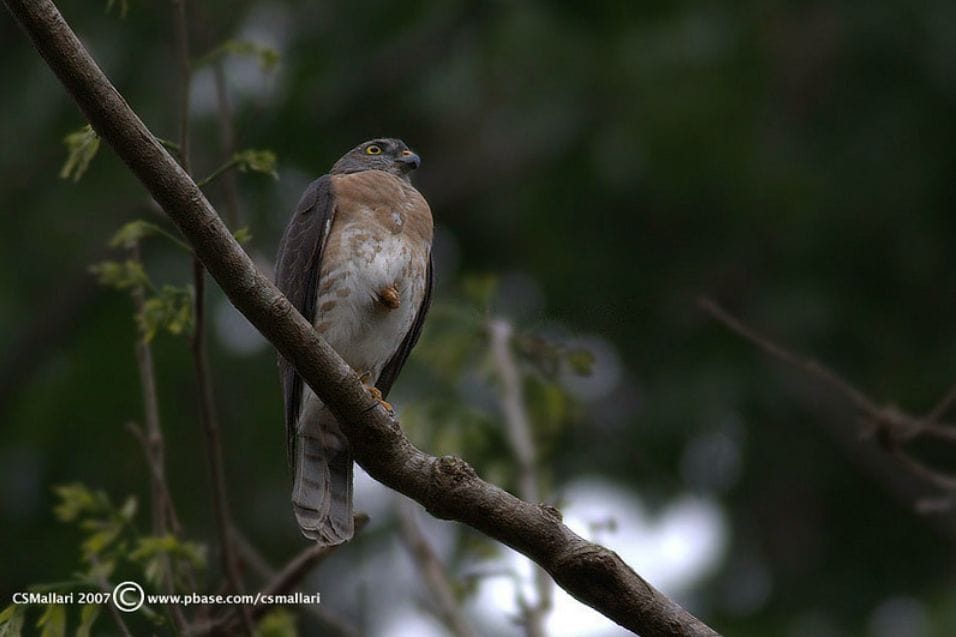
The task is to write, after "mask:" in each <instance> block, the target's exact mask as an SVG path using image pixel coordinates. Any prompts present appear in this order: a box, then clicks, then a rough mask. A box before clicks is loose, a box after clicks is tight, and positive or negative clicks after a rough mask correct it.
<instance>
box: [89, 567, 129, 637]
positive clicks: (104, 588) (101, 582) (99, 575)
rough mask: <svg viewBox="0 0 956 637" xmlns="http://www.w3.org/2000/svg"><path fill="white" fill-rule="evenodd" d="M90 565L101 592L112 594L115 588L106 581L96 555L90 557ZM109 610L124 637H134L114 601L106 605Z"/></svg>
mask: <svg viewBox="0 0 956 637" xmlns="http://www.w3.org/2000/svg"><path fill="white" fill-rule="evenodd" d="M90 563H91V564H92V566H93V572H94V573H96V584H97V585H98V586H99V587H100V591H101V592H103V593H111V592H112V591H113V587H112V586H110V583H109V582H107V581H106V577H104V575H103V572H102V570H101V569H100V561H99V559H97V557H96V555H95V554H93V555H91V556H90ZM106 606H107V608H109V610H110V615H112V617H113V621H114V622H116V627H117V628H118V629H119V631H120V633H121V634H122V635H123V637H133V636H132V633H130V632H129V627H128V626H127V625H126V622H125V621H123V616H122V615H120V612H119V609H118V608H116V604H114V603H113V601H112V600H110V601H109V602H107V603H106Z"/></svg>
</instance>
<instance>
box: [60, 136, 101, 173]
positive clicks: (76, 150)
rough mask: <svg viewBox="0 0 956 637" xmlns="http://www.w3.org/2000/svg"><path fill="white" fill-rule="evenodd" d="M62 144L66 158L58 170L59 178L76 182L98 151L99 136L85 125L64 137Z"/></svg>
mask: <svg viewBox="0 0 956 637" xmlns="http://www.w3.org/2000/svg"><path fill="white" fill-rule="evenodd" d="M63 143H64V144H66V149H67V157H66V162H65V163H64V164H63V168H61V169H60V178H61V179H72V180H73V182H74V183H75V182H78V181H79V180H80V178H82V177H83V174H84V173H85V172H86V169H87V168H89V166H90V162H91V161H93V158H94V157H96V152H97V151H98V150H99V149H100V136H99V135H97V134H96V131H94V130H93V127H92V126H90V125H89V124H87V125H86V126H84V127H83V128H81V129H79V130H77V131H74V132H72V133H70V134H69V135H67V136H66V137H64V138H63Z"/></svg>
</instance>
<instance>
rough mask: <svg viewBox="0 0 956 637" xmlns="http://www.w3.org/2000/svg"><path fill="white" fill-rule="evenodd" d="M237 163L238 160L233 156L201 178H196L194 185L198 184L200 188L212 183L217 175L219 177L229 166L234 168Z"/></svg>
mask: <svg viewBox="0 0 956 637" xmlns="http://www.w3.org/2000/svg"><path fill="white" fill-rule="evenodd" d="M238 165H239V160H238V159H236V158H235V157H233V158H232V159H230V160H229V161H227V162H225V163H224V164H222V165H220V166H219V167H218V168H216V169H215V170H214V171H212V172H211V173H209V174H208V175H206V176H205V177H203V178H202V179H200V180H198V181H197V182H196V185H197V186H199V187H200V188H203V187H205V186H207V185H209V184H210V183H212V182H213V181H214V180H215V179H216V178H217V177H219V176H220V175H222V174H223V173H225V172H228V171H229V170H230V169H231V168H235V167H236V166H238Z"/></svg>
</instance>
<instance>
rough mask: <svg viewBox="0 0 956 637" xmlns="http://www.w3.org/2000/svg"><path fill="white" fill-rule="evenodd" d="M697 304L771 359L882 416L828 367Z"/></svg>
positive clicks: (704, 302)
mask: <svg viewBox="0 0 956 637" xmlns="http://www.w3.org/2000/svg"><path fill="white" fill-rule="evenodd" d="M697 304H698V306H699V307H700V308H701V309H702V310H703V311H704V312H706V313H707V314H709V315H710V316H711V317H712V318H714V319H716V320H717V321H718V322H719V323H722V324H723V325H724V326H725V327H727V328H728V329H729V330H730V331H731V332H734V333H735V334H737V335H738V336H740V337H741V338H743V339H744V340H746V341H750V342H751V343H752V344H753V345H756V346H757V348H758V349H761V350H763V352H764V353H766V354H768V355H770V356H772V357H773V358H776V359H777V360H780V361H783V362H784V363H786V364H788V365H790V366H792V367H796V368H797V369H802V370H803V371H805V372H806V373H808V374H810V375H811V376H814V377H815V378H817V379H819V380H820V381H822V382H823V383H825V384H827V385H830V386H831V387H832V388H834V389H835V390H837V391H838V392H839V393H841V394H843V395H844V396H846V397H847V398H848V399H849V400H850V402H852V403H853V404H854V405H855V406H856V407H857V408H858V409H860V410H861V411H863V412H864V413H866V414H871V415H872V414H878V413H879V412H880V408H879V407H878V406H877V405H876V403H874V402H873V401H871V400H870V399H869V398H867V396H866V394H864V393H863V392H862V391H860V390H859V389H857V388H856V387H854V386H853V385H851V384H850V383H849V382H848V381H847V380H846V379H844V378H843V377H842V376H840V375H839V374H837V373H836V372H834V371H833V370H831V369H829V368H828V367H825V366H824V365H822V364H820V363H819V362H817V361H816V360H814V359H812V358H807V357H804V356H801V355H799V354H795V353H793V352H791V351H790V350H788V349H786V348H784V347H781V346H780V345H778V344H776V343H774V342H773V341H771V340H770V339H768V338H767V337H765V336H763V335H761V334H759V333H757V332H756V331H755V330H753V329H751V328H750V327H747V326H746V325H744V324H743V323H741V322H740V320H738V319H737V318H736V317H734V316H732V315H731V314H730V313H729V312H727V310H725V309H724V308H722V307H720V306H719V305H717V304H716V303H714V302H713V301H712V300H710V299H708V298H701V299H699V300H698V302H697Z"/></svg>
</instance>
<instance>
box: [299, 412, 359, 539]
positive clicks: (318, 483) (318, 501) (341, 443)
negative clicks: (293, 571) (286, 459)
mask: <svg viewBox="0 0 956 637" xmlns="http://www.w3.org/2000/svg"><path fill="white" fill-rule="evenodd" d="M316 402H318V401H316ZM292 510H293V511H294V512H295V517H296V520H297V521H298V523H299V528H300V529H302V534H303V535H305V536H306V537H307V538H309V539H312V540H316V541H317V542H320V543H322V544H328V545H333V544H341V543H342V542H346V541H348V540H350V539H351V538H352V534H353V532H354V528H353V521H352V454H351V452H350V451H349V443H348V440H347V439H346V438H345V436H344V435H343V434H342V431H341V430H340V429H339V425H338V423H337V422H336V421H335V417H334V416H332V414H331V412H329V410H328V409H326V408H325V407H324V406H321V407H319V408H317V409H308V408H307V409H304V410H303V412H302V415H301V417H300V419H299V423H298V426H297V427H296V445H295V478H294V482H293V485H292Z"/></svg>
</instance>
